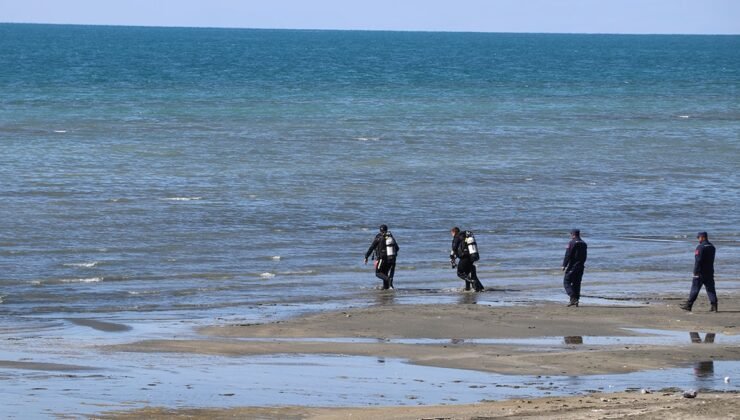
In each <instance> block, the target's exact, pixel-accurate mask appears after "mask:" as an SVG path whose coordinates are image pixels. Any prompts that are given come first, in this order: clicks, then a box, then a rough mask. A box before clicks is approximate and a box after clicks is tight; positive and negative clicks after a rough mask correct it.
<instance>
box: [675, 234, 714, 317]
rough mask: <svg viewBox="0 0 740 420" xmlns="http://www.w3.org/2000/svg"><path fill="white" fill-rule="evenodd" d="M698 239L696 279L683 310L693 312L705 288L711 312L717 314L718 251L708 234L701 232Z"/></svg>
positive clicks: (695, 263) (695, 257)
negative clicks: (716, 254) (716, 255)
mask: <svg viewBox="0 0 740 420" xmlns="http://www.w3.org/2000/svg"><path fill="white" fill-rule="evenodd" d="M696 238H697V239H698V240H699V245H697V246H696V250H694V279H693V281H692V282H691V292H690V293H689V300H687V301H686V303H684V304H683V305H681V309H683V310H685V311H689V312H691V307H692V306H694V302H695V301H696V298H697V297H698V296H699V291H700V290H701V287H702V286H704V287H705V288H706V289H707V296H708V297H709V303H710V305H711V306H710V309H709V311H710V312H717V291H716V290H715V289H714V254H715V253H716V249H715V248H714V245H712V243H711V242H709V235H708V234H707V232H699V233H698V234H697V235H696Z"/></svg>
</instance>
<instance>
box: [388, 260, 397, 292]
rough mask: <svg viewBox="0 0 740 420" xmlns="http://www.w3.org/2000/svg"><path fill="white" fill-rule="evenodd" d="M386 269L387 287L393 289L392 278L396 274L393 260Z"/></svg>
mask: <svg viewBox="0 0 740 420" xmlns="http://www.w3.org/2000/svg"><path fill="white" fill-rule="evenodd" d="M389 265H390V267H389V268H388V286H390V288H391V289H393V276H394V275H395V274H396V260H395V259H394V260H393V261H392V262H391V263H390V264H389Z"/></svg>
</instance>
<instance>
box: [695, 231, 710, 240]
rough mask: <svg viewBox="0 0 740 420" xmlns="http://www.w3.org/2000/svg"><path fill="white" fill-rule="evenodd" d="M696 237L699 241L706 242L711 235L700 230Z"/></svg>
mask: <svg viewBox="0 0 740 420" xmlns="http://www.w3.org/2000/svg"><path fill="white" fill-rule="evenodd" d="M696 239H698V240H699V242H704V241H707V240H709V235H707V233H706V232H699V233H697V234H696Z"/></svg>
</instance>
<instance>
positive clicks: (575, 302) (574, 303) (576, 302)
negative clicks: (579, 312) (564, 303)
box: [568, 297, 578, 308]
mask: <svg viewBox="0 0 740 420" xmlns="http://www.w3.org/2000/svg"><path fill="white" fill-rule="evenodd" d="M571 306H575V307H576V308H577V307H578V299H576V298H574V297H571V298H570V303H569V304H568V307H571Z"/></svg>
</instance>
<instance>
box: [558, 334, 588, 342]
mask: <svg viewBox="0 0 740 420" xmlns="http://www.w3.org/2000/svg"><path fill="white" fill-rule="evenodd" d="M563 341H564V342H565V344H583V337H582V336H580V335H569V336H567V337H563Z"/></svg>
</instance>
